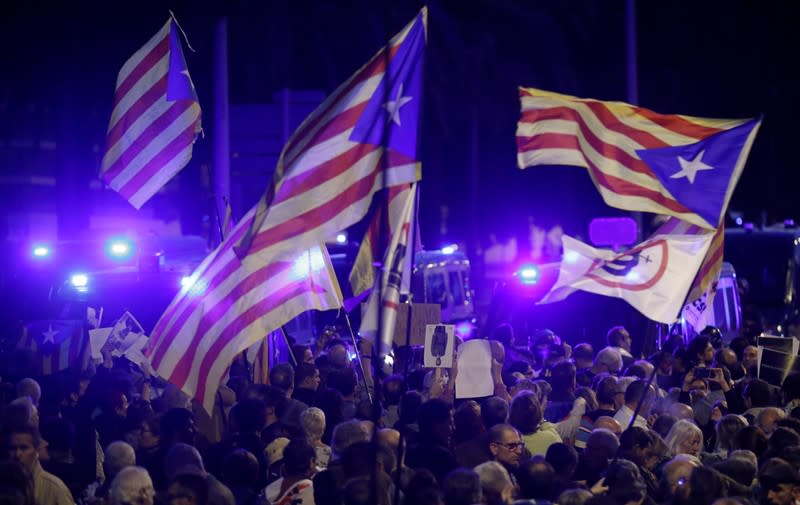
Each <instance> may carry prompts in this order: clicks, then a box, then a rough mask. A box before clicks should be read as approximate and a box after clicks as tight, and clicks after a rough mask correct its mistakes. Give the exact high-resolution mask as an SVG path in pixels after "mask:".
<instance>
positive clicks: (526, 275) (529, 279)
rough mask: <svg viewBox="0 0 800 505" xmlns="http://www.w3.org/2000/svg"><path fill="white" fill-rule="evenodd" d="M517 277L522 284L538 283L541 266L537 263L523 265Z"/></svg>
mask: <svg viewBox="0 0 800 505" xmlns="http://www.w3.org/2000/svg"><path fill="white" fill-rule="evenodd" d="M517 277H519V281H520V282H521V283H522V284H528V285H532V284H536V283H537V282H539V268H538V267H537V266H536V265H523V266H521V267H520V268H519V270H517Z"/></svg>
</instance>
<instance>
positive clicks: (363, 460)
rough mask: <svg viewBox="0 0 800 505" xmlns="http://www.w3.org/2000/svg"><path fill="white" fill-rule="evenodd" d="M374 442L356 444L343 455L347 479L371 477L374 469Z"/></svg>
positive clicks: (343, 466)
mask: <svg viewBox="0 0 800 505" xmlns="http://www.w3.org/2000/svg"><path fill="white" fill-rule="evenodd" d="M372 453H373V451H372V442H366V441H365V442H356V443H355V444H352V445H351V446H350V447H348V448H347V449H345V451H344V453H342V458H341V460H342V468H343V470H344V475H345V477H347V478H353V477H358V476H367V475H371V473H372V468H373V463H374V459H373V454H372Z"/></svg>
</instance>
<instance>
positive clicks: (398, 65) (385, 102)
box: [350, 14, 425, 158]
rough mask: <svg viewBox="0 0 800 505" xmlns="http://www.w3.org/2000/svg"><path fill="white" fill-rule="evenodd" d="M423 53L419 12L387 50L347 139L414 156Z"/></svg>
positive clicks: (415, 152) (422, 34)
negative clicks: (378, 76)
mask: <svg viewBox="0 0 800 505" xmlns="http://www.w3.org/2000/svg"><path fill="white" fill-rule="evenodd" d="M392 53H393V55H392ZM424 55H425V26H424V23H423V15H422V14H419V15H417V19H416V21H415V22H414V24H413V25H412V26H411V29H410V30H409V32H408V35H407V36H406V38H405V40H403V42H402V43H400V45H398V46H397V48H396V50H395V51H393V52H392V51H390V52H389V58H390V60H389V65H388V68H387V71H386V72H385V73H384V74H383V76H382V78H381V81H380V83H379V84H378V85H377V87H376V88H375V91H374V92H373V93H372V97H371V98H370V99H369V101H368V102H367V103H366V106H365V108H364V112H363V113H362V114H361V117H360V118H359V120H358V122H357V123H356V125H355V127H354V128H353V132H352V134H351V135H350V140H351V141H353V142H362V143H365V144H375V145H384V143H385V144H386V147H388V148H389V149H393V150H395V151H398V152H400V153H403V154H405V155H406V156H410V157H412V158H416V157H417V124H418V118H419V110H420V103H421V98H422V62H423V58H424ZM387 87H388V89H387Z"/></svg>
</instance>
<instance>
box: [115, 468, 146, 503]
mask: <svg viewBox="0 0 800 505" xmlns="http://www.w3.org/2000/svg"><path fill="white" fill-rule="evenodd" d="M154 495H155V491H154V490H153V481H152V480H151V479H150V474H149V473H147V470H145V469H144V468H142V467H140V466H129V467H127V468H124V469H122V470H121V471H120V472H119V473H118V474H117V475H116V477H114V480H113V482H112V483H111V490H110V492H109V497H110V498H111V505H153V496H154Z"/></svg>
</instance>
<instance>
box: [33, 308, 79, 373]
mask: <svg viewBox="0 0 800 505" xmlns="http://www.w3.org/2000/svg"><path fill="white" fill-rule="evenodd" d="M18 346H19V347H20V348H21V349H28V350H31V351H35V352H36V355H37V359H38V361H39V363H40V365H41V370H42V374H43V375H49V374H52V373H55V372H58V371H60V370H65V369H67V368H69V367H70V366H71V365H72V364H74V363H76V362H77V361H78V360H79V359H80V357H81V352H83V346H84V339H83V321H80V320H44V321H33V322H31V323H28V324H27V325H26V327H25V334H24V335H23V337H22V339H21V340H20V342H19V344H18Z"/></svg>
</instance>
